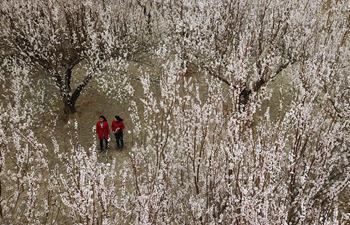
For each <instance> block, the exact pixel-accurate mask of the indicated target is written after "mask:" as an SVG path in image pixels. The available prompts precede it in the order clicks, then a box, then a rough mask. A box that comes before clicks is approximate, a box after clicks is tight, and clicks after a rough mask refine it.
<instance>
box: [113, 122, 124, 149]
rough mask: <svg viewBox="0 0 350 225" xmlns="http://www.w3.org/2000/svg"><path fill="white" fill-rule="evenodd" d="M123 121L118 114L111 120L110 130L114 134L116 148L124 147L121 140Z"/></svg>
mask: <svg viewBox="0 0 350 225" xmlns="http://www.w3.org/2000/svg"><path fill="white" fill-rule="evenodd" d="M124 128H125V126H124V122H123V119H122V118H121V117H120V116H115V118H114V119H113V121H112V132H113V133H114V135H115V139H116V141H117V148H119V149H121V148H123V147H124V140H123V130H124Z"/></svg>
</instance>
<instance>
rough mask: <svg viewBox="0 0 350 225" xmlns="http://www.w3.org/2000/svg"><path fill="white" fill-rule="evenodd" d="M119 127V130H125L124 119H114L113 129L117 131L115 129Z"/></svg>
mask: <svg viewBox="0 0 350 225" xmlns="http://www.w3.org/2000/svg"><path fill="white" fill-rule="evenodd" d="M117 128H119V131H123V129H124V128H125V126H124V123H123V121H115V120H113V121H112V131H113V132H114V133H115V131H116V130H117Z"/></svg>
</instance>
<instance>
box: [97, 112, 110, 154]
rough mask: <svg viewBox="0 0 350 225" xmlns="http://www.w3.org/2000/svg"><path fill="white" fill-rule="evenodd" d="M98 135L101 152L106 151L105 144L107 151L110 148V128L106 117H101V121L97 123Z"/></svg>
mask: <svg viewBox="0 0 350 225" xmlns="http://www.w3.org/2000/svg"><path fill="white" fill-rule="evenodd" d="M96 133H97V136H98V139H99V140H100V150H101V151H103V150H104V144H103V142H105V146H106V149H107V148H108V140H109V126H108V122H107V119H106V117H104V116H102V115H101V116H100V119H99V121H97V123H96Z"/></svg>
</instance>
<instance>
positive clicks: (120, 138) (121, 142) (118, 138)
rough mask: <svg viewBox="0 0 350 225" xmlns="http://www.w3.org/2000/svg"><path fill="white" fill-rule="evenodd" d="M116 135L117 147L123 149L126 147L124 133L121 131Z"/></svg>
mask: <svg viewBox="0 0 350 225" xmlns="http://www.w3.org/2000/svg"><path fill="white" fill-rule="evenodd" d="M114 135H115V140H116V141H117V147H118V148H123V147H124V140H123V131H119V132H117V133H115V134H114Z"/></svg>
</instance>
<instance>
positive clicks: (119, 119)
mask: <svg viewBox="0 0 350 225" xmlns="http://www.w3.org/2000/svg"><path fill="white" fill-rule="evenodd" d="M115 120H116V121H123V119H122V118H121V117H120V116H118V115H117V116H115Z"/></svg>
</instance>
